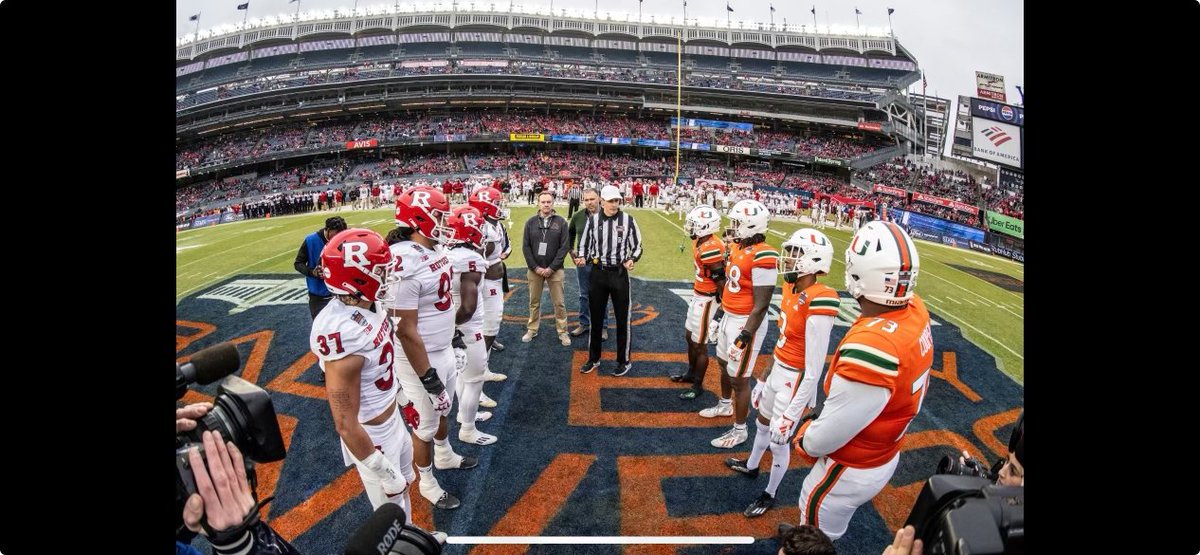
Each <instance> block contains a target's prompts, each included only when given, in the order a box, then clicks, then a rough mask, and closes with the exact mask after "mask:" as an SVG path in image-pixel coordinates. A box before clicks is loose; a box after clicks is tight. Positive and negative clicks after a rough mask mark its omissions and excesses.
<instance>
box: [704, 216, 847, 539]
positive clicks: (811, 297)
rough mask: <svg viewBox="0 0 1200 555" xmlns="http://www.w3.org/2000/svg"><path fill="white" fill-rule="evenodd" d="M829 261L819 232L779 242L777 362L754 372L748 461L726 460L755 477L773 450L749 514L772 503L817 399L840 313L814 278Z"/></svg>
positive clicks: (833, 296) (829, 249) (829, 246)
mask: <svg viewBox="0 0 1200 555" xmlns="http://www.w3.org/2000/svg"><path fill="white" fill-rule="evenodd" d="M832 264H833V243H831V242H830V241H829V238H828V237H826V236H825V234H824V233H821V232H820V231H817V230H815V229H798V230H796V231H795V232H794V233H792V236H791V237H789V238H788V240H787V241H784V242H783V254H782V255H781V256H780V257H779V271H780V273H782V274H783V281H784V282H785V284H784V286H783V302H782V303H781V304H780V311H779V341H777V342H776V343H775V364H774V365H773V366H772V367H771V368H770V369H769V370H767V371H766V372H762V374H761V375H760V374H758V373H756V375H755V378H756V379H757V380H758V385H756V386H755V387H754V391H753V392H752V393H751V394H750V401H751V404H752V405H753V406H754V408H756V409H758V425H757V426H756V428H755V435H754V447H753V448H752V449H751V450H750V457H749V458H748V459H745V460H742V459H737V458H730V459H728V460H726V461H725V464H726V465H728V466H729V468H732V469H733V470H736V471H738V472H741V473H742V474H744V475H746V476H749V477H751V478H754V477H757V476H758V466H759V463H760V462H762V456H763V453H765V452H766V450H767V448H768V447H769V448H770V449H771V479H770V481H769V482H768V483H767V489H766V490H764V491H763V492H762V493H761V494H760V495H759V496H758V499H755V500H754V502H753V503H751V504H750V506H749V507H747V508H746V511H745V513H744V514H745V515H746V517H748V518H752V517H756V516H761V515H762V514H763V513H765V512H767V510H769V509H770V508H771V507H773V506H774V505H775V492H776V491H777V490H778V488H779V484H780V482H782V481H783V475H784V474H785V473H786V472H787V468H788V463H789V462H791V447H790V446H789V445H788V440H789V439H791V436H792V432H794V431H796V423H797V422H799V421H800V418H801V417H802V416H803V414H802V413H804V412H806V411H808V410H809V409H810V407H813V406H815V405H816V402H817V382H818V381H820V379H821V370H822V369H823V368H824V367H825V354H826V353H828V352H829V334H830V333H831V332H832V331H833V322H834V320H835V319H836V318H837V311H838V294H837V291H834V290H833V288H832V287H830V286H828V285H825V284H824V283H819V282H818V281H817V276H823V275H825V274H828V273H829V268H830V266H831V265H832Z"/></svg>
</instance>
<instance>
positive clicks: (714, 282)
mask: <svg viewBox="0 0 1200 555" xmlns="http://www.w3.org/2000/svg"><path fill="white" fill-rule="evenodd" d="M720 227H721V213H720V212H718V211H717V209H715V208H713V207H711V206H697V207H696V208H695V209H693V210H692V211H691V212H689V213H688V215H687V220H685V221H684V222H683V231H684V233H687V234H688V236H689V237H690V238H691V239H692V264H693V265H694V266H695V269H696V276H695V279H694V280H693V281H692V300H691V302H689V303H688V312H687V320H686V321H685V322H684V338H685V339H686V340H687V346H688V370H687V372H686V373H685V374H683V375H680V376H671V381H673V382H677V383H690V384H692V387H691V388H689V389H688V390H687V391H684V392H683V393H680V394H679V397H680V398H682V399H695V398H696V396H697V395H699V394H700V393H701V392H703V391H704V373H705V371H706V370H707V369H708V335H709V322H710V321H711V320H713V319H714V318H715V315H714V312H715V311H716V310H719V308H720V306H721V295H720V293H721V290H722V289H724V287H725V243H724V242H723V241H721V238H720V237H718V236H717V230H718V229H720ZM714 301H716V302H714Z"/></svg>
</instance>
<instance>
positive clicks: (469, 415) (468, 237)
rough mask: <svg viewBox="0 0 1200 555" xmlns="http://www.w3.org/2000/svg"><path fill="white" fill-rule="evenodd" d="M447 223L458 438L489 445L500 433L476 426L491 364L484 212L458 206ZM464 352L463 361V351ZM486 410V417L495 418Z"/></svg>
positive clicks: (447, 219) (447, 254)
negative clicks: (485, 323) (485, 311)
mask: <svg viewBox="0 0 1200 555" xmlns="http://www.w3.org/2000/svg"><path fill="white" fill-rule="evenodd" d="M446 224H447V225H449V226H450V229H451V230H453V233H454V235H453V236H452V237H451V240H450V248H448V249H447V250H446V256H447V257H448V258H449V259H450V267H452V268H454V274H455V275H456V276H457V279H452V280H451V284H450V293H451V294H452V295H453V296H454V311H455V312H454V323H455V326H456V328H457V329H456V331H455V332H454V340H453V341H452V342H451V345H452V347H453V348H454V349H455V351H456V352H455V357H454V359H455V368H457V369H458V371H459V375H458V379H457V380H456V381H455V384H456V385H457V387H458V389H457V390H456V393H457V394H458V423H459V425H460V428H459V430H458V439H459V441H462V442H463V443H473V444H475V445H488V444H492V443H495V442H496V436H494V435H491V434H485V433H483V432H480V431H479V430H478V429H476V428H475V420H476V417H477V416H478V415H479V414H480V413H479V396H480V394H482V393H483V372H484V369H485V368H487V348H486V347H485V346H484V343H483V287H481V283H482V281H483V271H484V270H485V269H487V261H486V260H484V259H483V255H481V254H480V253H479V250H480V249H481V248H482V247H483V229H482V226H483V214H481V213H480V212H479V210H478V209H476V208H473V207H471V206H459V207H458V208H455V209H454V210H453V211H452V212H451V213H450V217H449V218H446ZM460 354H461V359H462V360H461V361H460V360H459V359H460V356H459V355H460ZM483 414H486V415H487V416H485V417H484V418H485V420H486V419H487V418H491V413H483Z"/></svg>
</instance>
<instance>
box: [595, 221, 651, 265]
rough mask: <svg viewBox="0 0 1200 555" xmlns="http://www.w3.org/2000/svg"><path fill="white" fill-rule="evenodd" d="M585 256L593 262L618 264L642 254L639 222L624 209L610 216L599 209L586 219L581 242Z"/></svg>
mask: <svg viewBox="0 0 1200 555" xmlns="http://www.w3.org/2000/svg"><path fill="white" fill-rule="evenodd" d="M579 250H580V252H581V253H582V254H583V257H584V258H586V259H587V261H588V262H589V263H592V264H602V265H605V266H616V265H618V264H623V263H624V262H625V261H626V260H633V261H634V262H637V261H638V259H639V258H641V257H642V233H641V232H640V231H638V227H637V222H635V221H633V217H632V216H630V215H629V214H627V213H625V212H623V211H617V213H616V214H614V215H612V216H611V217H610V216H606V215H604V210H603V209H600V210H597V211H596V213H595V214H593V215H592V216H590V217H589V218H588V219H587V224H586V225H585V226H584V228H583V239H582V244H581V245H580V249H579Z"/></svg>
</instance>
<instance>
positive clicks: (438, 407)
mask: <svg viewBox="0 0 1200 555" xmlns="http://www.w3.org/2000/svg"><path fill="white" fill-rule="evenodd" d="M428 395H429V402H431V403H433V411H434V412H436V413H438V416H446V415H448V414H450V404H451V403H450V395H449V394H448V393H446V390H444V389H443V390H442V392H441V393H438V394H436V395H434V394H433V393H429V394H428Z"/></svg>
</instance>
